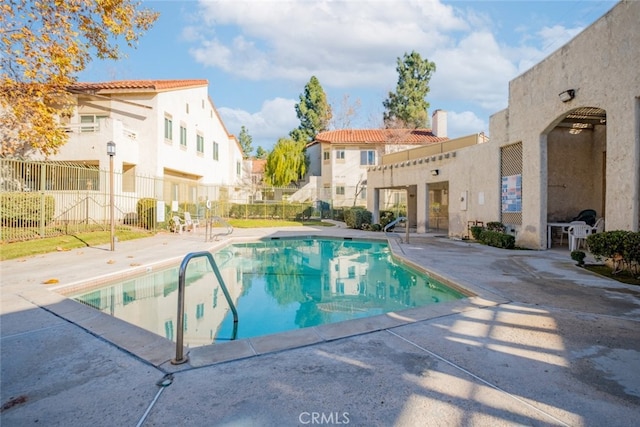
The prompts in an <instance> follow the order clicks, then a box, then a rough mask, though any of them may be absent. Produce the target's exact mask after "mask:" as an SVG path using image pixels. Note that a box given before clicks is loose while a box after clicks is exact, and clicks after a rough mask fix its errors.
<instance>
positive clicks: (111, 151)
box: [107, 141, 116, 251]
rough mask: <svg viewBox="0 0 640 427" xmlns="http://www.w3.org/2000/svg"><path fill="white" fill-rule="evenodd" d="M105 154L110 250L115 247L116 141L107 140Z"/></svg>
mask: <svg viewBox="0 0 640 427" xmlns="http://www.w3.org/2000/svg"><path fill="white" fill-rule="evenodd" d="M107 154H108V155H109V221H110V223H111V251H114V250H115V247H116V223H115V218H114V215H113V208H114V204H115V203H114V194H113V156H115V155H116V143H115V142H113V141H109V142H107Z"/></svg>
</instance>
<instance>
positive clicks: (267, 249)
mask: <svg viewBox="0 0 640 427" xmlns="http://www.w3.org/2000/svg"><path fill="white" fill-rule="evenodd" d="M214 259H215V260H216V263H217V264H218V267H219V269H220V272H221V275H222V277H223V279H224V281H225V284H226V286H227V288H228V290H229V293H230V295H231V298H232V299H233V301H234V302H235V304H236V308H237V310H238V318H239V322H238V330H237V338H249V337H255V336H261V335H266V334H272V333H277V332H283V331H287V330H291V329H298V328H305V327H310V326H317V325H321V324H326V323H334V322H340V321H343V320H349V319H355V318H359V317H367V316H374V315H377V314H382V313H387V312H391V311H399V310H404V309H407V308H411V307H418V306H424V305H427V304H434V303H438V302H442V301H450V300H454V299H459V298H463V297H464V295H462V294H461V293H459V292H457V291H455V290H453V289H451V288H449V287H447V286H445V285H443V284H442V283H440V282H438V281H436V280H434V279H433V278H431V277H429V276H428V275H427V274H425V273H422V272H419V271H417V270H415V269H413V268H410V267H408V266H407V265H405V264H402V263H400V262H398V261H397V260H396V259H395V258H394V257H393V256H392V255H391V252H390V250H389V247H388V245H387V243H386V242H381V241H374V240H345V239H326V238H296V239H293V238H287V239H270V240H262V241H259V242H252V243H238V244H233V245H230V246H227V247H225V248H223V249H221V250H219V251H218V252H216V253H214ZM177 289H178V266H177V265H176V266H175V267H172V268H168V269H165V270H162V271H156V272H150V273H148V274H146V275H144V276H141V277H134V278H131V279H129V280H123V281H121V282H118V283H114V284H111V285H108V286H104V287H101V288H100V289H95V290H91V291H89V292H84V293H76V294H73V295H69V296H70V297H71V298H73V299H75V300H77V301H80V302H83V303H85V304H88V305H91V306H92V307H95V308H97V309H99V310H101V311H103V312H105V313H108V314H111V315H113V316H115V317H118V318H120V319H122V320H125V321H127V322H129V323H133V324H135V325H138V326H140V327H142V328H145V329H147V330H149V331H151V332H154V333H156V334H159V335H162V336H164V337H166V338H168V339H170V340H175V325H176V313H177V308H176V307H177ZM183 322H184V329H185V333H184V342H185V344H186V345H189V346H190V347H197V346H200V345H208V344H211V343H212V342H215V341H219V340H228V339H230V338H231V336H232V330H233V322H232V318H231V312H230V310H229V306H228V304H227V302H226V300H225V298H224V295H223V293H222V290H221V288H220V286H219V284H218V283H217V281H216V278H215V275H214V274H213V272H212V271H211V267H210V266H209V264H208V263H207V262H206V259H203V258H196V259H193V260H192V261H191V262H190V263H189V267H188V269H187V278H186V291H185V314H184V320H183Z"/></svg>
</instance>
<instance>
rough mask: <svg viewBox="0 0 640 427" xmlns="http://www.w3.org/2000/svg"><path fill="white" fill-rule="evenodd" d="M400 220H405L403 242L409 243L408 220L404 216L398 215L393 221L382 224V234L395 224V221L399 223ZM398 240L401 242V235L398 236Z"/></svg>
mask: <svg viewBox="0 0 640 427" xmlns="http://www.w3.org/2000/svg"><path fill="white" fill-rule="evenodd" d="M400 221H406V222H405V234H406V239H405V240H406V241H405V243H409V221H408V220H407V217H406V216H399V217H398V218H396V219H394V220H393V221H391V222H390V223H389V224H387V225H385V226H384V229H383V231H384V234H385V235H388V234H387V230H389V229H390V228H392V227H393V226H395V225H396V224H397V223H399V222H400ZM400 241H401V242H402V237H400Z"/></svg>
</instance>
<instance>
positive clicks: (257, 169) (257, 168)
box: [251, 159, 267, 174]
mask: <svg viewBox="0 0 640 427" xmlns="http://www.w3.org/2000/svg"><path fill="white" fill-rule="evenodd" d="M252 163H253V165H252V167H251V172H252V173H255V174H258V173H264V168H265V166H266V165H267V161H266V160H264V159H254V160H252Z"/></svg>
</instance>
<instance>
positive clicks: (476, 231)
mask: <svg viewBox="0 0 640 427" xmlns="http://www.w3.org/2000/svg"><path fill="white" fill-rule="evenodd" d="M470 229H471V236H473V240H480V235H481V234H482V232H483V231H484V227H483V226H481V225H472V226H471V228H470Z"/></svg>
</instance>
